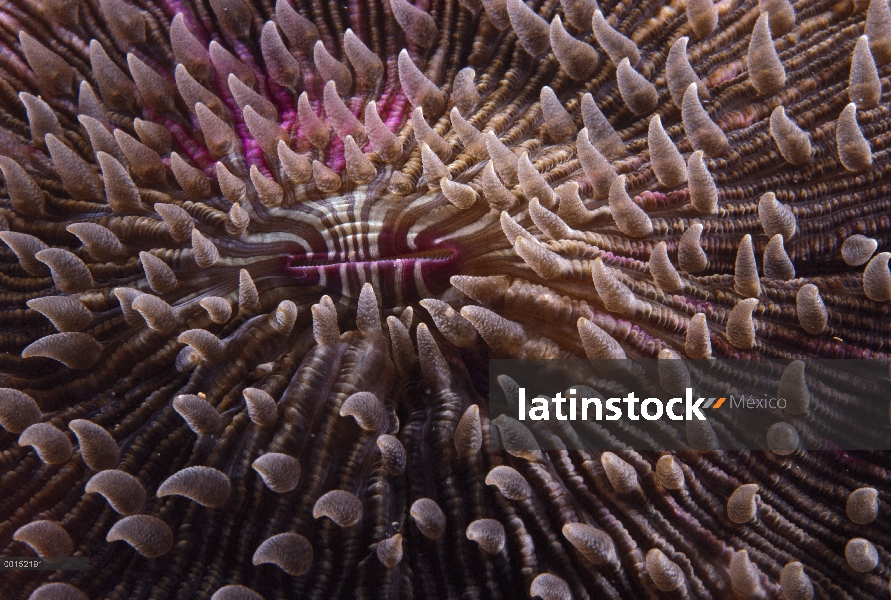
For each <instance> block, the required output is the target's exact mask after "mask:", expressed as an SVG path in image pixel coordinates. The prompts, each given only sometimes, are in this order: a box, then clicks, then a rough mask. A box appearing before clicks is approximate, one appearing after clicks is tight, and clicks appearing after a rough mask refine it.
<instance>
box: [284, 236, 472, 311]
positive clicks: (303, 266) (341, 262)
mask: <svg viewBox="0 0 891 600" xmlns="http://www.w3.org/2000/svg"><path fill="white" fill-rule="evenodd" d="M457 259H458V252H457V250H456V249H455V248H452V247H448V246H444V247H437V248H430V249H422V250H416V251H408V252H399V253H394V254H392V255H389V256H369V255H368V254H367V253H364V252H357V251H349V252H337V253H336V254H334V255H333V256H332V255H331V254H328V253H302V254H292V255H290V256H289V257H288V258H287V260H286V263H285V271H286V272H287V273H288V275H290V276H291V277H293V278H295V279H296V280H297V281H298V282H300V283H301V284H304V285H321V286H322V287H324V288H326V289H328V290H330V291H332V292H336V293H340V294H343V295H345V296H349V297H352V296H354V295H357V294H358V292H359V290H360V289H361V287H362V284H363V283H365V282H367V281H379V282H382V283H384V282H386V283H389V284H392V285H393V287H394V291H395V292H396V294H395V296H394V298H392V299H391V301H392V302H394V304H402V303H404V302H406V301H411V300H414V299H417V298H423V297H427V296H428V295H429V294H436V293H438V292H440V291H442V290H443V289H445V287H447V286H448V281H449V277H450V276H451V275H453V274H454V273H455V271H456V263H457ZM352 292H355V294H353V293H352ZM385 302H386V299H385Z"/></svg>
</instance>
